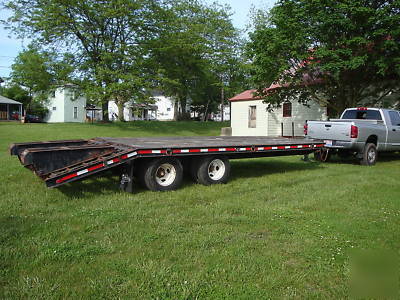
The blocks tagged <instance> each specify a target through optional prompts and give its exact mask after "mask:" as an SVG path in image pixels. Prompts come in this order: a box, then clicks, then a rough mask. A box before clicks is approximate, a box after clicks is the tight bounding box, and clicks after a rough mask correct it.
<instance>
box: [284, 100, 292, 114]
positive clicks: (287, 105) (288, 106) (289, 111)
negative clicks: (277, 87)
mask: <svg viewBox="0 0 400 300" xmlns="http://www.w3.org/2000/svg"><path fill="white" fill-rule="evenodd" d="M282 111H283V117H284V118H286V117H291V116H292V103H290V102H285V103H283V106H282Z"/></svg>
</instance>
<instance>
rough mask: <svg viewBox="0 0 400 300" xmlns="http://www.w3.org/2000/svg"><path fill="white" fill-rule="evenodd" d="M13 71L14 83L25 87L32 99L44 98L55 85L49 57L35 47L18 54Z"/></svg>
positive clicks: (30, 46) (31, 46)
mask: <svg viewBox="0 0 400 300" xmlns="http://www.w3.org/2000/svg"><path fill="white" fill-rule="evenodd" d="M11 70H12V71H11V75H10V76H11V80H12V82H14V83H15V84H17V85H19V86H23V87H25V88H26V89H27V91H28V95H29V96H30V97H31V98H33V96H36V97H41V96H43V95H44V93H45V92H47V91H49V90H50V87H51V85H52V83H53V76H52V74H51V72H50V58H49V55H48V54H47V53H40V52H39V50H38V48H36V47H34V46H33V45H29V46H28V48H27V49H26V50H23V51H22V52H20V53H19V54H18V56H17V57H16V58H15V61H14V63H13V64H12V66H11ZM28 105H29V104H28Z"/></svg>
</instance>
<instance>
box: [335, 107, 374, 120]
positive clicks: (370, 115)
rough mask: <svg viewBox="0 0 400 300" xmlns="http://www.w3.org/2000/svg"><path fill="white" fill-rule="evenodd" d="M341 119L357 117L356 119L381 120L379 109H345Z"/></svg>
mask: <svg viewBox="0 0 400 300" xmlns="http://www.w3.org/2000/svg"><path fill="white" fill-rule="evenodd" d="M342 119H358V120H382V116H381V113H380V111H379V110H356V109H350V110H346V112H345V113H344V114H343V117H342Z"/></svg>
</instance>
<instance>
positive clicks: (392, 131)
mask: <svg viewBox="0 0 400 300" xmlns="http://www.w3.org/2000/svg"><path fill="white" fill-rule="evenodd" d="M389 118H390V122H386V123H387V127H388V139H387V148H386V149H387V150H390V151H399V150H400V114H399V112H398V111H394V110H392V111H389Z"/></svg>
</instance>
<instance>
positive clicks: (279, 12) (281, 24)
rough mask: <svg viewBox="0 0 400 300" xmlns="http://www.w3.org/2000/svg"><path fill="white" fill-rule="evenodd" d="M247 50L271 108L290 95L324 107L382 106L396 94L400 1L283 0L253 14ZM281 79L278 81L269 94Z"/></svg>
mask: <svg viewBox="0 0 400 300" xmlns="http://www.w3.org/2000/svg"><path fill="white" fill-rule="evenodd" d="M248 54H249V55H250V58H251V59H252V62H253V67H252V73H253V76H254V81H255V83H256V85H257V88H258V93H259V94H260V95H263V96H266V101H267V102H268V103H269V104H270V108H273V107H275V106H279V105H280V104H281V103H282V102H283V101H285V100H287V99H289V98H290V97H293V96H297V97H298V100H299V102H301V103H303V104H307V103H308V101H309V100H310V99H314V100H316V101H317V102H318V103H320V104H322V105H324V106H328V107H330V108H331V109H332V110H333V114H334V115H335V114H338V113H340V112H341V111H342V110H343V109H344V108H346V107H354V106H357V105H359V104H364V105H384V103H382V101H383V100H384V99H386V98H385V97H386V96H389V95H391V96H395V97H397V100H398V99H399V98H398V96H396V95H398V94H397V93H398V92H399V87H400V85H399V75H400V1H398V0H392V1H391V0H389V1H383V0H377V1H367V0H343V1H325V0H315V1H307V0H280V1H278V2H277V4H276V5H275V7H273V8H272V9H271V11H270V12H269V13H268V14H265V13H264V12H260V13H259V14H258V15H257V16H256V18H255V30H254V32H253V33H251V34H250V42H249V44H248ZM273 82H278V83H280V84H281V85H282V88H280V89H277V90H275V92H274V93H272V94H271V93H269V94H267V93H266V92H265V88H266V87H268V86H269V85H270V84H271V83H273Z"/></svg>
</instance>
